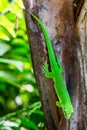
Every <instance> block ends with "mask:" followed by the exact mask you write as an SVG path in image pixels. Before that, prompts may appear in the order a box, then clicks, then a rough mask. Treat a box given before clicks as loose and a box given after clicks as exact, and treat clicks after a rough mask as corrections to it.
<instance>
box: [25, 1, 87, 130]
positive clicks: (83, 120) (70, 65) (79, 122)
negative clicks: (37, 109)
mask: <svg viewBox="0 0 87 130" xmlns="http://www.w3.org/2000/svg"><path fill="white" fill-rule="evenodd" d="M23 2H24V6H25V19H26V26H27V32H28V37H29V45H30V49H31V57H32V64H33V68H34V73H35V78H36V81H37V85H38V89H39V93H40V98H41V102H42V107H43V111H44V115H45V119H46V124H47V128H48V130H86V129H87V92H86V91H87V79H86V77H87V58H86V52H87V42H86V39H87V34H86V31H87V22H86V20H87V13H86V11H87V10H86V8H87V7H86V6H87V0H85V1H83V0H74V2H73V0H36V1H35V0H23ZM73 6H74V9H73ZM30 12H33V13H35V14H36V15H37V16H38V17H39V18H40V19H41V21H42V22H43V23H44V24H45V26H46V28H47V31H48V34H49V36H50V39H51V41H52V45H53V48H54V52H55V55H56V57H58V58H59V59H60V61H61V63H62V66H63V70H64V73H63V75H64V78H65V81H66V84H67V88H68V91H69V94H70V96H71V100H72V103H73V106H74V114H73V115H72V117H71V119H70V120H69V121H67V120H66V119H65V118H64V115H63V112H62V110H61V109H60V108H58V107H56V105H55V102H56V100H57V96H56V94H55V90H54V87H53V81H52V79H47V78H46V77H45V76H44V70H43V64H44V62H45V61H46V60H47V61H48V62H49V59H48V55H47V51H46V46H45V41H44V39H43V36H42V31H41V29H40V27H39V25H38V24H37V22H36V21H34V20H32V18H31V16H30V14H29V13H30Z"/></svg>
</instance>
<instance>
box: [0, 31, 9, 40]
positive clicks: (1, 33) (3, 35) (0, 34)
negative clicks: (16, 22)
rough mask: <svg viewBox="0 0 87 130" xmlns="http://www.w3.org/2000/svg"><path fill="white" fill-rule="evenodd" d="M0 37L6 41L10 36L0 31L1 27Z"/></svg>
mask: <svg viewBox="0 0 87 130" xmlns="http://www.w3.org/2000/svg"><path fill="white" fill-rule="evenodd" d="M0 39H3V40H4V39H5V40H7V41H9V40H10V38H9V37H8V36H7V35H6V34H5V33H4V32H3V31H1V29H0Z"/></svg>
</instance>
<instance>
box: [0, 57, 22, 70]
mask: <svg viewBox="0 0 87 130" xmlns="http://www.w3.org/2000/svg"><path fill="white" fill-rule="evenodd" d="M0 63H6V64H11V65H14V66H15V67H16V68H17V69H18V70H19V71H21V72H22V71H23V62H21V61H17V60H11V59H5V58H0Z"/></svg>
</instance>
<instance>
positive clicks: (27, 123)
mask: <svg viewBox="0 0 87 130" xmlns="http://www.w3.org/2000/svg"><path fill="white" fill-rule="evenodd" d="M20 120H21V125H22V126H24V127H25V128H31V129H33V130H38V129H37V126H36V125H35V124H34V122H33V121H31V120H29V119H28V118H26V117H20Z"/></svg>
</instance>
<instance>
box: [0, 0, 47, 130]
mask: <svg viewBox="0 0 87 130" xmlns="http://www.w3.org/2000/svg"><path fill="white" fill-rule="evenodd" d="M23 9H24V6H23V3H22V1H21V0H2V1H0V130H27V129H28V130H45V129H46V126H45V120H44V115H43V112H42V108H41V102H40V98H39V94H38V90H37V85H36V82H35V78H34V75H33V69H32V64H31V56H30V49H29V45H28V38H27V33H26V27H25V20H24V15H23Z"/></svg>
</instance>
